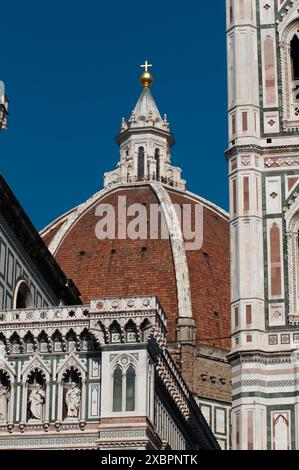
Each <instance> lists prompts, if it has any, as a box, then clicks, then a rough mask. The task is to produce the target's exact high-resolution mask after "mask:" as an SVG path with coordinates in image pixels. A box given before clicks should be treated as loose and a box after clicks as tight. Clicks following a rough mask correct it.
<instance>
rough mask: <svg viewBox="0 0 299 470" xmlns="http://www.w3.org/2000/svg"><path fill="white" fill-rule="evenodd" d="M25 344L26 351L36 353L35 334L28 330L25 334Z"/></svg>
mask: <svg viewBox="0 0 299 470" xmlns="http://www.w3.org/2000/svg"><path fill="white" fill-rule="evenodd" d="M24 345H25V351H26V353H29V354H31V353H34V349H35V346H34V336H33V334H32V333H31V332H30V331H28V333H26V335H25V336H24Z"/></svg>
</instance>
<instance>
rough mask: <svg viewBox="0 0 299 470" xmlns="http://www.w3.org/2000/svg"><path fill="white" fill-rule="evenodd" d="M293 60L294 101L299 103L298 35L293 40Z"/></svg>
mask: <svg viewBox="0 0 299 470" xmlns="http://www.w3.org/2000/svg"><path fill="white" fill-rule="evenodd" d="M291 60H292V78H293V92H294V101H298V102H299V96H298V94H299V93H297V90H298V89H299V38H298V36H296V35H295V36H294V37H293V39H292V40H291Z"/></svg>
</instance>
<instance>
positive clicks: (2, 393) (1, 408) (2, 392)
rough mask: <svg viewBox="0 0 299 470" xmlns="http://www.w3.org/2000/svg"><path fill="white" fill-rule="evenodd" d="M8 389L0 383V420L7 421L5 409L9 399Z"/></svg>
mask: <svg viewBox="0 0 299 470" xmlns="http://www.w3.org/2000/svg"><path fill="white" fill-rule="evenodd" d="M9 396H10V393H9V389H8V388H7V387H5V386H4V385H2V384H0V422H1V421H7V409H8V400H9Z"/></svg>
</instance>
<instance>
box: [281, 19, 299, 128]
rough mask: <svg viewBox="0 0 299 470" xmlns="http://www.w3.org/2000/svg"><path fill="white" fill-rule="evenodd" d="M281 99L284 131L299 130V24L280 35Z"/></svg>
mask: <svg viewBox="0 0 299 470" xmlns="http://www.w3.org/2000/svg"><path fill="white" fill-rule="evenodd" d="M279 47H280V59H281V60H280V65H281V77H282V84H281V97H282V104H283V119H282V125H283V128H284V129H292V130H294V129H299V22H298V20H296V21H293V22H291V23H290V24H288V25H287V26H286V27H285V28H284V29H283V30H282V31H280V34H279Z"/></svg>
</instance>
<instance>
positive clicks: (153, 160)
mask: <svg viewBox="0 0 299 470" xmlns="http://www.w3.org/2000/svg"><path fill="white" fill-rule="evenodd" d="M141 67H142V68H144V71H143V73H142V74H141V75H140V83H141V86H142V92H141V95H140V97H139V99H138V101H137V103H136V106H135V107H134V109H133V111H132V113H131V116H130V118H129V119H125V118H123V119H122V122H121V130H120V134H119V135H118V136H117V137H116V142H117V143H118V145H119V150H120V161H119V162H118V165H117V168H116V170H115V171H112V172H109V173H105V178H104V186H110V185H114V184H126V183H135V182H136V183H140V182H144V181H160V182H162V183H164V184H168V185H170V186H173V187H177V188H179V189H181V190H184V189H185V186H186V182H185V181H184V180H182V179H181V169H180V168H177V167H173V166H172V165H171V163H170V161H171V155H170V149H171V147H172V146H173V145H174V143H175V142H174V138H173V136H172V134H171V132H170V128H169V123H168V121H167V116H166V114H165V115H164V117H163V118H162V117H161V114H160V112H159V109H158V107H157V105H156V103H155V101H154V98H153V96H152V93H151V91H150V87H151V86H152V84H153V81H154V78H153V75H152V74H151V73H150V72H149V68H150V67H152V65H151V64H149V63H148V61H147V60H146V61H145V63H144V64H143V65H141Z"/></svg>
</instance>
